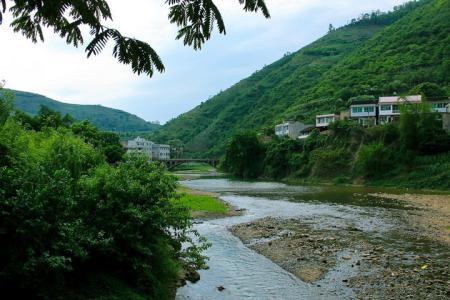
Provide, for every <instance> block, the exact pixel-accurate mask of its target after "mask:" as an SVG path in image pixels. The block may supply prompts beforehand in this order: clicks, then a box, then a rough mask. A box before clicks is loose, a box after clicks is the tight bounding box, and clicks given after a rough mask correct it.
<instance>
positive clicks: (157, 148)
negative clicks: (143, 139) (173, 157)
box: [152, 144, 170, 160]
mask: <svg viewBox="0 0 450 300" xmlns="http://www.w3.org/2000/svg"><path fill="white" fill-rule="evenodd" d="M152 156H153V159H154V160H168V159H170V146H169V145H162V144H153V148H152Z"/></svg>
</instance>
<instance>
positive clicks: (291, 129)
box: [275, 121, 307, 139]
mask: <svg viewBox="0 0 450 300" xmlns="http://www.w3.org/2000/svg"><path fill="white" fill-rule="evenodd" d="M306 127H307V125H305V124H303V123H302V122H296V121H285V122H283V123H281V124H278V125H276V126H275V135H276V136H279V137H286V136H288V137H290V138H291V139H296V138H297V137H298V136H299V135H300V133H301V132H302V130H304V129H305V128H306Z"/></svg>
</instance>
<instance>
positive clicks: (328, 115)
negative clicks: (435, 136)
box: [316, 114, 337, 118]
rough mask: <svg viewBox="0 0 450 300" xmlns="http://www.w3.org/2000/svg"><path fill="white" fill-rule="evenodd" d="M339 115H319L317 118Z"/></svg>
mask: <svg viewBox="0 0 450 300" xmlns="http://www.w3.org/2000/svg"><path fill="white" fill-rule="evenodd" d="M326 117H337V115H336V114H328V115H317V116H316V118H326Z"/></svg>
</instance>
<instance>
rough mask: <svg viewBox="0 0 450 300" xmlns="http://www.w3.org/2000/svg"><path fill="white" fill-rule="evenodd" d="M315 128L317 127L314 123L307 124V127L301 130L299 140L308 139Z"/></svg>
mask: <svg viewBox="0 0 450 300" xmlns="http://www.w3.org/2000/svg"><path fill="white" fill-rule="evenodd" d="M315 128H316V127H315V126H314V125H305V128H303V129H302V131H300V134H299V136H298V139H299V140H303V139H306V138H307V137H308V136H309V135H310V134H311V132H312V131H313V130H314V129H315Z"/></svg>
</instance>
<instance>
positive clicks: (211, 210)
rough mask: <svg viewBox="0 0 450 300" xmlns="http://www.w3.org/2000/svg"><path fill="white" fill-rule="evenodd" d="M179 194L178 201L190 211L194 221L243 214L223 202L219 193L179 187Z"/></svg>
mask: <svg viewBox="0 0 450 300" xmlns="http://www.w3.org/2000/svg"><path fill="white" fill-rule="evenodd" d="M178 193H179V195H180V197H179V199H178V201H180V203H181V204H182V205H184V206H186V207H188V208H189V209H190V211H191V215H192V218H193V219H214V218H224V217H232V216H238V215H240V214H242V212H243V210H241V209H239V208H236V207H233V206H232V205H230V204H229V203H227V202H225V201H223V200H221V199H220V198H219V195H218V194H217V193H212V192H205V191H199V190H194V189H190V188H188V187H185V186H179V187H178Z"/></svg>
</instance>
